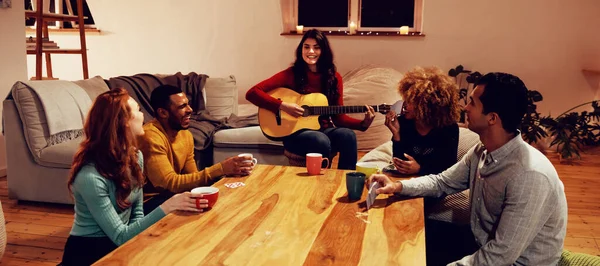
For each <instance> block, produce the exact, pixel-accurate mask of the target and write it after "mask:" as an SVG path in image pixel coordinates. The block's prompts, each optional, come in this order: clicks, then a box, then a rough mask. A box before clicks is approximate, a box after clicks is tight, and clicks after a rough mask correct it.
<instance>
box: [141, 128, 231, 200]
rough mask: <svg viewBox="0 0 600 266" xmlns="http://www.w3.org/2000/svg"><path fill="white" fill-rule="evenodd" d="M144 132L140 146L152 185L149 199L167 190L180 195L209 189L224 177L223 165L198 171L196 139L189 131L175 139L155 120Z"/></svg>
mask: <svg viewBox="0 0 600 266" xmlns="http://www.w3.org/2000/svg"><path fill="white" fill-rule="evenodd" d="M144 132H145V134H144V136H143V137H141V138H140V143H139V146H140V149H141V150H142V153H143V154H144V166H145V167H144V172H145V174H146V177H147V179H148V181H149V182H148V183H150V184H146V186H144V198H145V200H147V199H149V198H151V197H153V196H154V195H156V194H158V193H160V192H162V191H164V190H168V191H171V192H173V193H180V192H184V191H189V190H191V189H193V188H195V187H199V186H205V185H208V184H210V183H211V182H212V181H214V180H215V179H216V178H217V177H219V176H222V175H223V174H224V173H223V167H222V165H221V163H217V164H215V165H213V166H210V167H207V168H206V169H204V170H202V171H198V168H197V167H196V162H195V161H194V138H193V137H192V133H191V132H190V131H189V130H180V131H179V132H178V133H177V136H175V138H174V139H171V138H169V137H168V136H167V134H166V132H165V130H164V129H163V127H162V126H161V125H160V123H159V122H158V121H157V120H156V119H154V120H152V121H150V122H148V123H147V124H145V125H144Z"/></svg>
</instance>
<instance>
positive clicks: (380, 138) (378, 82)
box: [343, 65, 403, 151]
mask: <svg viewBox="0 0 600 266" xmlns="http://www.w3.org/2000/svg"><path fill="white" fill-rule="evenodd" d="M402 76H403V75H402V73H400V72H398V71H396V70H394V69H392V68H384V67H376V66H372V65H367V66H362V67H360V68H357V69H355V70H353V71H350V72H348V73H346V74H345V75H344V77H343V82H344V105H365V104H369V105H379V104H383V103H387V104H393V103H394V102H396V101H397V100H400V99H401V96H400V94H399V93H398V90H397V87H398V82H399V81H400V79H402ZM350 116H351V117H354V118H357V119H360V120H362V119H364V117H365V116H364V114H350ZM384 122H385V115H382V114H376V115H375V120H373V123H372V124H371V126H370V127H369V129H368V130H367V131H365V132H361V131H356V139H357V140H358V150H361V151H368V150H372V149H374V148H375V147H377V146H379V145H381V144H382V143H385V142H386V141H388V140H390V139H391V137H392V133H391V132H390V130H389V129H388V128H387V127H386V126H385V125H384V124H383V123H384Z"/></svg>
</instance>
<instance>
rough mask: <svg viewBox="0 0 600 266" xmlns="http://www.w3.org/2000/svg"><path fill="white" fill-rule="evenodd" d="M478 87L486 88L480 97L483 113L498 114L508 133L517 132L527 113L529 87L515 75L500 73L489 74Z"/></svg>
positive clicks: (480, 81)
mask: <svg viewBox="0 0 600 266" xmlns="http://www.w3.org/2000/svg"><path fill="white" fill-rule="evenodd" d="M477 85H483V86H485V88H484V90H483V93H482V94H481V96H480V97H479V100H481V103H482V105H483V113H484V114H489V113H490V112H494V113H497V114H498V116H499V117H500V120H501V121H502V127H503V128H504V130H506V132H511V133H513V132H517V129H518V128H519V126H520V124H521V120H522V119H523V116H524V115H525V112H527V87H526V86H525V83H523V81H522V80H521V79H520V78H519V77H517V76H514V75H511V74H507V73H500V72H493V73H488V74H486V75H485V76H483V77H482V78H481V79H480V80H479V81H478V82H477Z"/></svg>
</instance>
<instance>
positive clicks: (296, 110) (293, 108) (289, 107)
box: [279, 102, 304, 117]
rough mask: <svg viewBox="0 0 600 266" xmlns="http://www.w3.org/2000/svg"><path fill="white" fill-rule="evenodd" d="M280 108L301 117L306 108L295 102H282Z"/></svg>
mask: <svg viewBox="0 0 600 266" xmlns="http://www.w3.org/2000/svg"><path fill="white" fill-rule="evenodd" d="M279 110H282V111H284V112H286V113H288V114H289V115H291V116H293V117H300V116H302V114H304V108H302V107H300V106H299V105H297V104H295V103H286V102H281V105H280V106H279Z"/></svg>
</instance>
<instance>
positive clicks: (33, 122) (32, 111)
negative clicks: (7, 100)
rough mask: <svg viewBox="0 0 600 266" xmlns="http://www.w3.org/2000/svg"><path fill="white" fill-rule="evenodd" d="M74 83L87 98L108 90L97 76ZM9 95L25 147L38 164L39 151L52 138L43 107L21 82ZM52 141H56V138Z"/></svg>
mask: <svg viewBox="0 0 600 266" xmlns="http://www.w3.org/2000/svg"><path fill="white" fill-rule="evenodd" d="M39 82H53V81H51V80H50V81H39ZM75 83H76V84H77V85H79V86H80V87H82V88H83V89H84V90H85V91H86V92H87V93H88V95H89V96H92V95H97V94H99V92H100V93H101V92H102V91H107V90H108V86H106V84H105V83H104V81H103V79H102V78H101V77H99V76H96V77H94V78H91V79H88V80H81V81H76V82H75ZM11 95H12V97H13V99H14V101H15V105H16V106H17V109H18V111H19V116H20V118H21V122H22V123H23V132H24V135H25V139H26V141H27V146H28V147H29V150H30V152H31V154H32V155H33V158H34V160H35V161H36V162H38V163H40V161H39V157H40V154H41V150H42V149H44V148H46V147H48V146H50V145H51V144H50V142H49V140H50V138H51V137H52V135H50V133H49V130H48V122H47V120H46V113H45V112H44V108H43V105H42V104H41V102H40V99H39V98H38V96H37V94H36V93H35V92H34V91H33V90H31V89H30V88H29V87H28V86H26V85H25V84H23V83H21V82H17V83H15V84H14V85H13V88H12V91H11ZM59 134H60V133H59ZM76 136H77V135H75V134H73V135H72V136H71V138H60V139H59V140H60V141H58V142H56V144H60V143H62V142H63V141H69V140H70V139H73V138H74V137H76ZM53 139H54V140H56V139H57V138H53Z"/></svg>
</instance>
